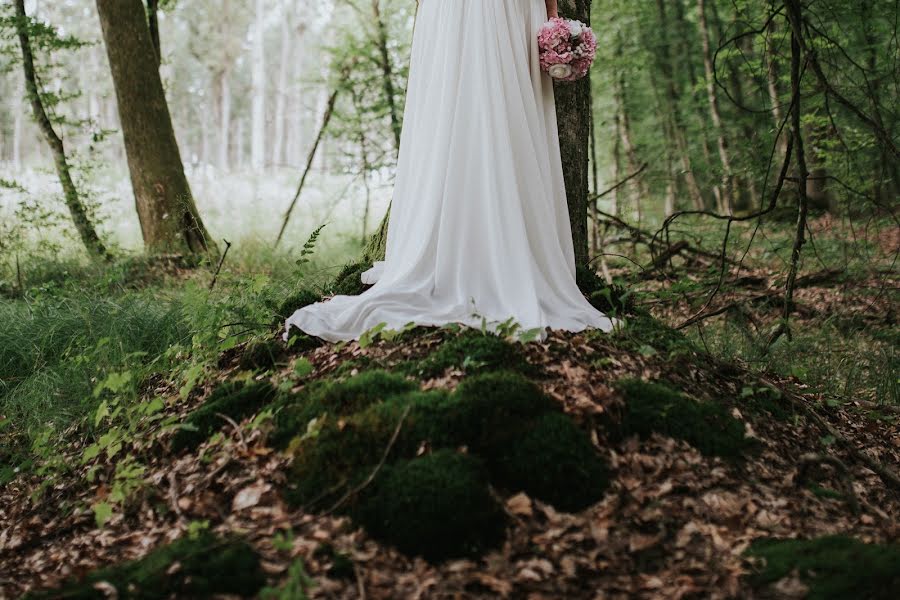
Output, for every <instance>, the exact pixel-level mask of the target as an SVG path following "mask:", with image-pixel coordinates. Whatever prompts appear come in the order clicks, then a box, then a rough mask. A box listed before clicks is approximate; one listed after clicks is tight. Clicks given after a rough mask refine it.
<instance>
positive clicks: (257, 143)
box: [250, 0, 266, 170]
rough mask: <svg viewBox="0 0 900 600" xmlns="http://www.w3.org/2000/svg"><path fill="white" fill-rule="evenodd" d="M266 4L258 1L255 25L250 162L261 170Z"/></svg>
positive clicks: (263, 139)
mask: <svg viewBox="0 0 900 600" xmlns="http://www.w3.org/2000/svg"><path fill="white" fill-rule="evenodd" d="M264 17H265V3H264V2H263V0H256V20H255V21H254V24H253V108H252V115H253V122H252V128H251V130H250V135H251V146H250V161H251V163H252V164H253V168H254V169H256V170H261V169H263V168H264V167H265V161H266V158H265V157H266V49H265V21H264Z"/></svg>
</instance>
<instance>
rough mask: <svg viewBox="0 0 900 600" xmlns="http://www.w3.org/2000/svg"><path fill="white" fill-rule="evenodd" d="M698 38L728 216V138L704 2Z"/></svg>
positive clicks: (700, 1)
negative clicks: (723, 122)
mask: <svg viewBox="0 0 900 600" xmlns="http://www.w3.org/2000/svg"><path fill="white" fill-rule="evenodd" d="M697 14H698V15H699V23H700V37H701V41H702V42H703V67H704V70H705V72H706V96H707V99H708V101H709V115H710V117H711V119H712V124H713V128H714V129H715V131H716V139H717V142H718V147H719V160H720V161H722V208H724V209H725V211H726V212H727V213H728V214H732V213H733V212H734V175H733V170H732V168H731V157H730V155H729V153H728V138H727V137H726V135H725V128H724V127H723V125H722V112H721V110H720V109H719V96H718V94H717V93H716V73H715V65H714V64H713V55H712V48H711V44H710V41H709V37H710V36H709V26H708V24H707V21H706V1H705V0H697Z"/></svg>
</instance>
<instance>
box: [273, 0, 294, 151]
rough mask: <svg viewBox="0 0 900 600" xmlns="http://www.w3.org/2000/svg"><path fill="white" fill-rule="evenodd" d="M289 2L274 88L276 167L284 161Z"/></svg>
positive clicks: (283, 19) (289, 58)
mask: <svg viewBox="0 0 900 600" xmlns="http://www.w3.org/2000/svg"><path fill="white" fill-rule="evenodd" d="M290 6H291V5H290V3H286V4H285V14H284V15H282V19H281V64H279V65H278V89H277V90H275V93H276V99H275V122H274V126H275V131H274V132H273V133H274V137H275V139H274V141H273V147H272V164H273V165H275V166H276V167H279V166H281V165H282V164H283V163H284V145H285V139H286V137H287V134H286V130H287V127H286V125H287V118H286V116H285V112H286V106H287V94H288V67H289V66H290V64H291V29H292V28H291V19H290V13H289V12H288V11H290V10H291V8H290Z"/></svg>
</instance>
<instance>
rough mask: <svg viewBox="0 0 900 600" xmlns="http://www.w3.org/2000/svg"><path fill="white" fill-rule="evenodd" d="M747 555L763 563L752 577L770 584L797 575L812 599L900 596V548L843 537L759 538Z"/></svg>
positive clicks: (880, 599)
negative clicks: (803, 538) (806, 538)
mask: <svg viewBox="0 0 900 600" xmlns="http://www.w3.org/2000/svg"><path fill="white" fill-rule="evenodd" d="M747 553H748V554H749V555H751V556H755V557H758V558H761V559H764V564H763V566H762V567H761V569H760V570H759V571H758V572H756V573H754V574H753V575H751V576H750V583H751V584H752V585H753V586H754V587H762V586H767V585H769V584H773V583H775V582H777V581H778V580H780V579H782V578H784V577H787V576H789V575H791V574H792V573H794V572H795V571H796V573H797V575H798V576H799V577H800V579H801V580H802V581H803V582H804V583H805V584H806V585H807V586H808V587H809V595H808V596H807V599H808V600H845V599H849V598H865V599H867V600H893V599H894V598H900V545H897V544H893V545H877V544H864V543H863V542H860V541H859V540H856V539H854V538H851V537H847V536H843V535H835V536H828V537H821V538H816V539H812V540H783V539H766V540H757V541H756V542H754V543H753V545H752V546H751V547H750V549H749V550H748V551H747Z"/></svg>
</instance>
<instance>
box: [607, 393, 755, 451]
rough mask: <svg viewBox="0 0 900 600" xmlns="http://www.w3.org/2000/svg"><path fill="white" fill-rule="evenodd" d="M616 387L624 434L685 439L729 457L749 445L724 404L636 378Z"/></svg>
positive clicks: (739, 425) (704, 448)
mask: <svg viewBox="0 0 900 600" xmlns="http://www.w3.org/2000/svg"><path fill="white" fill-rule="evenodd" d="M617 387H618V389H619V390H620V391H621V392H622V393H623V394H624V396H625V402H626V407H625V415H624V417H623V419H622V423H621V431H622V432H623V433H624V434H625V435H639V436H641V437H648V436H650V435H651V434H654V433H658V434H661V435H665V436H669V437H673V438H676V439H680V440H684V441H686V442H687V443H689V444H690V445H692V446H694V447H695V448H696V449H697V450H699V451H700V452H702V453H703V454H705V455H708V456H719V457H722V458H726V459H732V460H734V459H738V458H740V457H741V456H742V455H743V454H744V453H745V452H746V451H748V450H749V449H750V448H751V446H752V444H751V441H750V439H748V438H747V437H746V436H745V429H744V425H743V423H741V422H740V421H738V420H737V419H735V418H734V417H732V416H731V414H730V412H729V410H728V408H727V407H726V406H725V405H723V404H719V403H715V402H698V401H695V400H692V399H690V398H688V397H686V396H684V395H683V394H681V393H679V392H677V391H676V390H674V389H672V388H671V387H669V386H668V385H665V384H662V383H650V382H646V381H641V380H639V379H629V380H625V381H620V382H618V383H617Z"/></svg>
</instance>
